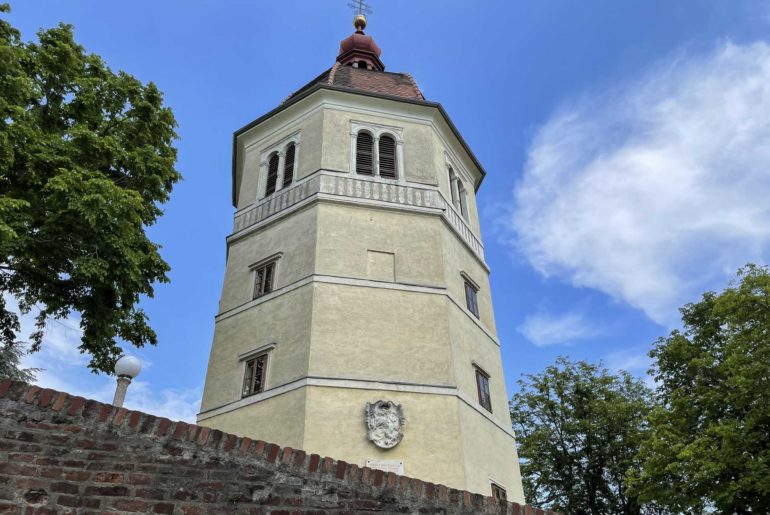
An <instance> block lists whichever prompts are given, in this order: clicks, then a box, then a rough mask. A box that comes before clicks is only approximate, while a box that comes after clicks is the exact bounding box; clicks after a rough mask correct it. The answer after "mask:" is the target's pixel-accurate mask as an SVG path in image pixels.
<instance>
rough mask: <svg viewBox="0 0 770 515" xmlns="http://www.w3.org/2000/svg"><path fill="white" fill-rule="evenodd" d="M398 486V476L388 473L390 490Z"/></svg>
mask: <svg viewBox="0 0 770 515" xmlns="http://www.w3.org/2000/svg"><path fill="white" fill-rule="evenodd" d="M395 486H396V474H394V473H393V472H388V488H395Z"/></svg>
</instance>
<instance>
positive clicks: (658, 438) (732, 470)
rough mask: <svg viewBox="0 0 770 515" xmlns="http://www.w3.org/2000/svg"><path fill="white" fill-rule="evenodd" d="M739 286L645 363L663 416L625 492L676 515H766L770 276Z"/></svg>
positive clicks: (691, 314) (712, 301)
mask: <svg viewBox="0 0 770 515" xmlns="http://www.w3.org/2000/svg"><path fill="white" fill-rule="evenodd" d="M738 279H739V281H738V282H737V283H732V284H731V285H730V286H729V287H728V288H727V289H725V291H723V292H722V293H720V294H717V293H714V292H707V293H705V294H704V295H703V298H702V299H701V301H700V302H698V303H695V304H688V305H686V306H685V307H684V308H682V309H681V310H680V311H681V313H682V322H683V328H682V330H681V331H673V332H671V334H670V335H668V336H667V337H665V338H661V339H659V340H658V341H657V343H656V344H655V347H654V349H653V350H652V352H651V353H650V355H651V356H652V357H653V358H654V359H655V363H654V367H653V370H652V372H653V374H654V377H655V380H656V381H657V382H658V388H657V392H656V395H657V398H658V400H659V406H658V407H657V408H656V409H655V410H654V411H653V412H652V414H651V416H650V425H651V431H650V433H649V439H648V440H646V441H645V442H644V444H643V446H642V449H641V458H642V459H643V468H642V471H641V473H635V474H632V475H631V477H630V479H631V486H632V488H633V489H634V491H637V492H639V493H640V496H641V498H643V499H649V500H655V501H658V502H659V503H660V504H662V505H665V506H668V507H669V508H670V509H672V510H674V511H676V512H678V513H682V512H687V513H702V512H703V511H705V510H706V509H716V510H717V511H718V512H719V513H738V514H744V513H757V514H759V513H763V514H764V513H770V273H769V272H768V269H767V268H766V267H757V266H754V265H747V266H746V267H745V268H742V269H741V270H739V271H738Z"/></svg>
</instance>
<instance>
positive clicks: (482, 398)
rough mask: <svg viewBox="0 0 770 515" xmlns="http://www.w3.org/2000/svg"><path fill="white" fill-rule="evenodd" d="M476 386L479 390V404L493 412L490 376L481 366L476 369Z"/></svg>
mask: <svg viewBox="0 0 770 515" xmlns="http://www.w3.org/2000/svg"><path fill="white" fill-rule="evenodd" d="M476 388H477V389H478V392H479V404H481V406H482V407H483V408H484V409H485V410H487V411H488V412H490V413H492V398H491V397H490V395H489V376H488V375H487V374H486V373H484V372H483V371H482V370H481V369H480V368H477V369H476Z"/></svg>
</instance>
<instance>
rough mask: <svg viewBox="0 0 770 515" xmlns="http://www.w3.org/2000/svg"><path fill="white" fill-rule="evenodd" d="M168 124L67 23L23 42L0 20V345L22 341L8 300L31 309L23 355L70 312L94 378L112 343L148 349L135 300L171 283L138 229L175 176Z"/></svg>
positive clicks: (165, 113)
mask: <svg viewBox="0 0 770 515" xmlns="http://www.w3.org/2000/svg"><path fill="white" fill-rule="evenodd" d="M8 11H9V7H8V5H7V4H2V5H0V12H8ZM175 127H176V121H175V120H174V116H173V114H172V112H171V110H170V109H169V108H167V107H164V106H163V98H162V94H161V93H160V91H158V88H157V87H156V86H155V85H154V84H152V83H149V84H147V85H143V84H142V83H141V82H139V81H138V80H137V79H135V78H134V77H132V76H130V75H128V74H126V73H123V72H118V73H115V72H113V71H111V70H110V69H109V68H108V67H107V66H106V65H105V63H104V62H103V61H102V60H101V58H99V57H98V56H96V55H93V54H87V53H86V52H85V50H84V49H83V47H81V46H80V45H78V44H77V43H76V42H75V40H74V37H73V30H72V27H71V26H69V25H59V26H58V27H56V28H52V29H49V30H41V31H40V32H39V33H38V41H37V42H29V43H27V42H23V41H22V40H21V37H20V34H19V32H18V30H16V29H15V28H14V27H12V26H11V25H10V24H9V23H8V22H7V21H5V20H2V19H0V293H2V294H3V295H2V296H0V345H3V346H5V347H6V348H8V347H10V346H14V345H20V342H19V340H18V338H19V331H20V324H19V317H18V314H17V313H15V312H13V311H12V310H11V309H10V308H9V306H8V305H7V301H8V299H9V298H10V297H9V296H12V297H15V299H16V300H17V301H18V303H19V306H20V309H21V311H22V313H26V312H30V311H31V310H33V308H34V311H33V313H35V315H36V320H37V331H36V332H35V333H33V334H32V335H30V338H31V345H32V350H37V349H38V348H39V347H40V345H41V342H42V337H43V333H42V331H43V328H44V325H45V320H46V319H47V318H49V317H52V318H62V317H66V316H68V315H70V314H71V313H73V312H76V313H78V314H79V315H80V325H81V329H82V331H83V337H82V341H81V345H80V349H81V351H82V352H85V353H89V354H90V355H91V362H90V367H91V368H92V369H93V370H94V371H98V370H101V371H111V370H112V367H113V364H114V361H115V359H116V358H117V357H118V356H119V355H120V354H121V349H120V347H119V345H118V343H117V341H118V340H123V341H125V342H129V343H131V344H133V345H136V346H142V345H145V344H148V343H149V344H155V343H156V339H157V338H156V335H155V333H154V332H153V330H152V329H151V328H150V327H149V325H148V319H147V316H146V314H145V313H144V312H143V311H142V309H140V308H139V307H138V302H139V298H140V296H141V295H147V296H152V294H153V283H155V282H156V281H158V282H166V281H167V280H168V279H167V276H166V272H167V271H168V270H169V267H168V265H167V264H166V263H165V262H164V261H163V259H161V257H160V255H159V253H158V250H159V246H158V245H157V244H155V243H153V242H152V241H150V240H149V239H148V238H147V236H146V234H145V229H146V228H147V227H148V226H150V225H152V224H154V223H155V221H156V220H157V218H158V216H159V215H160V214H161V208H160V205H161V204H163V203H164V202H166V201H167V200H168V198H169V194H170V193H171V189H172V187H173V185H174V183H176V182H177V181H178V180H179V179H180V175H179V173H178V172H177V171H176V169H175V168H174V164H175V162H176V149H175V148H174V147H173V141H174V140H175V138H176V134H175V132H174V129H175Z"/></svg>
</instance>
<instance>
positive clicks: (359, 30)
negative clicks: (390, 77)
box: [337, 14, 385, 71]
mask: <svg viewBox="0 0 770 515" xmlns="http://www.w3.org/2000/svg"><path fill="white" fill-rule="evenodd" d="M353 26H354V27H355V28H356V32H355V33H354V34H351V35H350V36H348V37H347V38H345V39H343V40H342V41H341V42H340V53H339V55H338V56H337V62H338V63H340V64H342V65H343V66H353V67H354V68H365V69H367V70H377V71H384V70H385V65H384V64H382V61H380V55H381V54H382V50H380V47H379V46H377V43H375V42H374V39H372V37H371V36H367V35H366V34H364V29H365V28H366V16H364V15H363V14H359V15H357V16H356V17H355V19H354V20H353Z"/></svg>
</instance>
